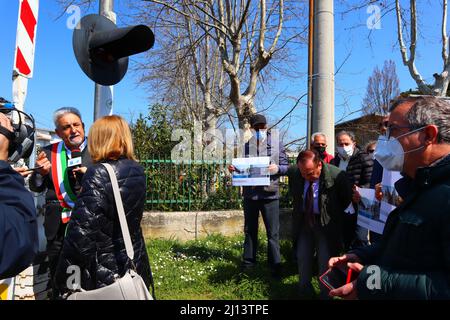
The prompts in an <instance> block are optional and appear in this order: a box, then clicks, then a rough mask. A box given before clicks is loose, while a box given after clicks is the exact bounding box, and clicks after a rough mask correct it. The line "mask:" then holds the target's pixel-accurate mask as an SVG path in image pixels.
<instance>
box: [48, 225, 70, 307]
mask: <svg viewBox="0 0 450 320" xmlns="http://www.w3.org/2000/svg"><path fill="white" fill-rule="evenodd" d="M66 227H67V223H60V225H59V228H58V232H57V233H56V237H55V238H54V239H52V240H47V255H48V263H49V269H50V287H51V289H52V295H51V298H52V299H58V298H59V296H60V292H59V290H58V288H57V286H56V284H55V273H56V267H57V266H58V262H59V256H60V255H61V250H62V247H63V242H64V236H65V233H66Z"/></svg>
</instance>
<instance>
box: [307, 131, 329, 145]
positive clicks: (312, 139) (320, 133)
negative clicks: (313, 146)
mask: <svg viewBox="0 0 450 320" xmlns="http://www.w3.org/2000/svg"><path fill="white" fill-rule="evenodd" d="M317 136H322V137H324V138H325V141H326V140H327V135H326V134H325V133H323V132H314V133H313V134H312V135H311V143H314V138H315V137H317Z"/></svg>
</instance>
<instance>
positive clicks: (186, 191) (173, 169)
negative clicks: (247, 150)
mask: <svg viewBox="0 0 450 320" xmlns="http://www.w3.org/2000/svg"><path fill="white" fill-rule="evenodd" d="M290 162H291V161H290ZM140 163H141V165H142V166H143V167H144V170H145V174H146V179H147V195H146V208H145V209H146V210H150V211H151V210H156V211H191V210H225V209H241V208H242V196H241V188H239V187H233V186H232V185H231V175H230V174H229V172H228V169H227V164H226V163H225V162H224V161H188V162H183V163H176V162H175V161H173V160H170V159H167V158H164V157H154V159H151V160H141V161H140ZM287 189H288V188H287V178H285V177H284V178H282V179H281V181H280V193H281V199H280V206H281V207H289V206H290V199H289V197H288V194H287V193H288V190H287Z"/></svg>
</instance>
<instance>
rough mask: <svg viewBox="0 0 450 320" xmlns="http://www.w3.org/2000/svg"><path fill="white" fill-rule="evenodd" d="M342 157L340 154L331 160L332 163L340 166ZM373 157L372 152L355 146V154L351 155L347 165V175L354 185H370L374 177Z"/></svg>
mask: <svg viewBox="0 0 450 320" xmlns="http://www.w3.org/2000/svg"><path fill="white" fill-rule="evenodd" d="M340 162H341V158H340V156H339V155H338V154H336V156H335V157H334V159H333V160H331V162H330V164H332V165H335V166H336V167H339V163H340ZM372 169H373V159H372V156H371V155H370V154H367V153H365V152H362V151H361V150H359V149H358V148H355V150H354V151H353V155H352V156H351V157H350V160H349V162H348V166H347V170H346V173H347V177H348V179H349V180H350V183H351V184H352V185H356V186H358V187H362V188H369V187H370V179H371V177H372Z"/></svg>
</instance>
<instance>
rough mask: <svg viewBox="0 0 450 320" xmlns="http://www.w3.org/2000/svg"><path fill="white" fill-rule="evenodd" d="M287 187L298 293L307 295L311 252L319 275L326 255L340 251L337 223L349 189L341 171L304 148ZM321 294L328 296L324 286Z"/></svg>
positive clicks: (311, 259)
mask: <svg viewBox="0 0 450 320" xmlns="http://www.w3.org/2000/svg"><path fill="white" fill-rule="evenodd" d="M289 190H290V192H291V194H292V197H293V204H294V210H293V214H294V219H293V221H294V223H293V226H294V234H295V235H296V243H297V246H296V250H297V253H296V256H297V262H298V270H299V276H300V293H301V295H303V296H311V295H312V294H313V288H312V285H311V278H312V276H313V274H312V273H313V259H314V252H315V251H317V257H318V260H319V261H318V262H319V272H320V274H322V273H324V272H325V271H326V270H327V267H328V260H329V259H330V257H332V256H334V255H337V254H339V252H340V251H341V250H342V245H343V242H342V231H341V230H342V227H341V223H342V218H343V214H344V209H345V208H346V207H348V206H349V204H350V202H351V198H352V188H351V185H350V182H349V180H348V178H347V176H346V174H345V172H344V171H341V170H339V169H338V168H337V167H335V166H332V165H329V164H327V163H324V162H323V161H321V159H320V155H319V153H318V152H317V151H315V150H313V151H312V150H305V151H302V152H300V153H299V155H298V157H297V167H292V168H290V170H289ZM294 241H295V240H294ZM321 296H322V297H323V298H327V296H328V291H327V290H326V289H325V287H321Z"/></svg>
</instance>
